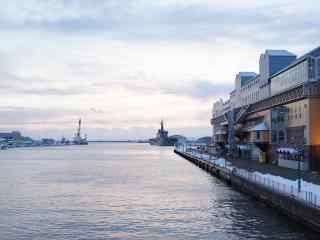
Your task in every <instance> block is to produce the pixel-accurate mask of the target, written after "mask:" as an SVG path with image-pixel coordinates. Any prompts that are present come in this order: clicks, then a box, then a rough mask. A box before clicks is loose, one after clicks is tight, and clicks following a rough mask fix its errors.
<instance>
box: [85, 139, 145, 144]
mask: <svg viewBox="0 0 320 240" xmlns="http://www.w3.org/2000/svg"><path fill="white" fill-rule="evenodd" d="M88 142H89V143H149V141H133V140H90V141H88Z"/></svg>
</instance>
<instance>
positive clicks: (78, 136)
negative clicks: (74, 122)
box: [72, 118, 88, 145]
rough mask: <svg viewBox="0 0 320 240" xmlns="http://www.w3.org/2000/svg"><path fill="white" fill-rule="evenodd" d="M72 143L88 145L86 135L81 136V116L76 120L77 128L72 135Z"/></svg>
mask: <svg viewBox="0 0 320 240" xmlns="http://www.w3.org/2000/svg"><path fill="white" fill-rule="evenodd" d="M72 143H73V144H74V145H88V140H87V135H85V136H84V137H82V136H81V118H80V119H79V122H78V129H77V132H76V134H75V135H74V138H73V142H72Z"/></svg>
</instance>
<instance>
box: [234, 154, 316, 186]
mask: <svg viewBox="0 0 320 240" xmlns="http://www.w3.org/2000/svg"><path fill="white" fill-rule="evenodd" d="M228 161H230V162H232V164H233V165H234V166H236V167H239V168H244V169H247V170H249V171H258V172H261V173H270V174H272V175H277V176H282V177H285V178H288V179H291V180H296V179H297V178H298V176H299V172H298V170H294V169H289V168H284V167H279V166H276V165H272V164H270V163H269V164H266V163H259V162H258V161H252V160H251V161H250V160H242V159H229V158H228ZM301 176H302V178H303V180H305V181H307V182H312V183H315V184H320V174H319V173H316V172H310V171H307V172H306V171H302V172H301Z"/></svg>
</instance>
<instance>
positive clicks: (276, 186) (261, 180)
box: [232, 169, 320, 209]
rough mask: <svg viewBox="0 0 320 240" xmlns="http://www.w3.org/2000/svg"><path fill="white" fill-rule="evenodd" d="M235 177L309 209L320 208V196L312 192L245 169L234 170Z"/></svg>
mask: <svg viewBox="0 0 320 240" xmlns="http://www.w3.org/2000/svg"><path fill="white" fill-rule="evenodd" d="M232 173H233V174H234V175H235V176H237V177H240V178H243V179H245V180H247V181H249V182H252V183H255V184H258V185H260V186H262V187H264V188H266V189H268V190H270V191H271V192H274V193H277V194H281V195H283V196H286V197H289V198H291V199H294V200H296V201H299V202H301V203H303V204H305V205H306V206H308V207H313V208H318V209H319V208H320V195H318V194H317V193H314V192H310V191H303V190H300V191H299V190H298V187H295V186H293V185H290V186H289V185H287V184H284V183H281V182H278V181H274V180H272V179H270V178H268V177H263V176H260V175H258V174H255V173H253V172H249V171H246V170H243V169H234V171H233V172H232Z"/></svg>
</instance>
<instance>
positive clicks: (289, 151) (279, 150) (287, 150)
mask: <svg viewBox="0 0 320 240" xmlns="http://www.w3.org/2000/svg"><path fill="white" fill-rule="evenodd" d="M277 153H290V154H297V153H299V152H298V151H297V150H296V149H294V148H278V149H277Z"/></svg>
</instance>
